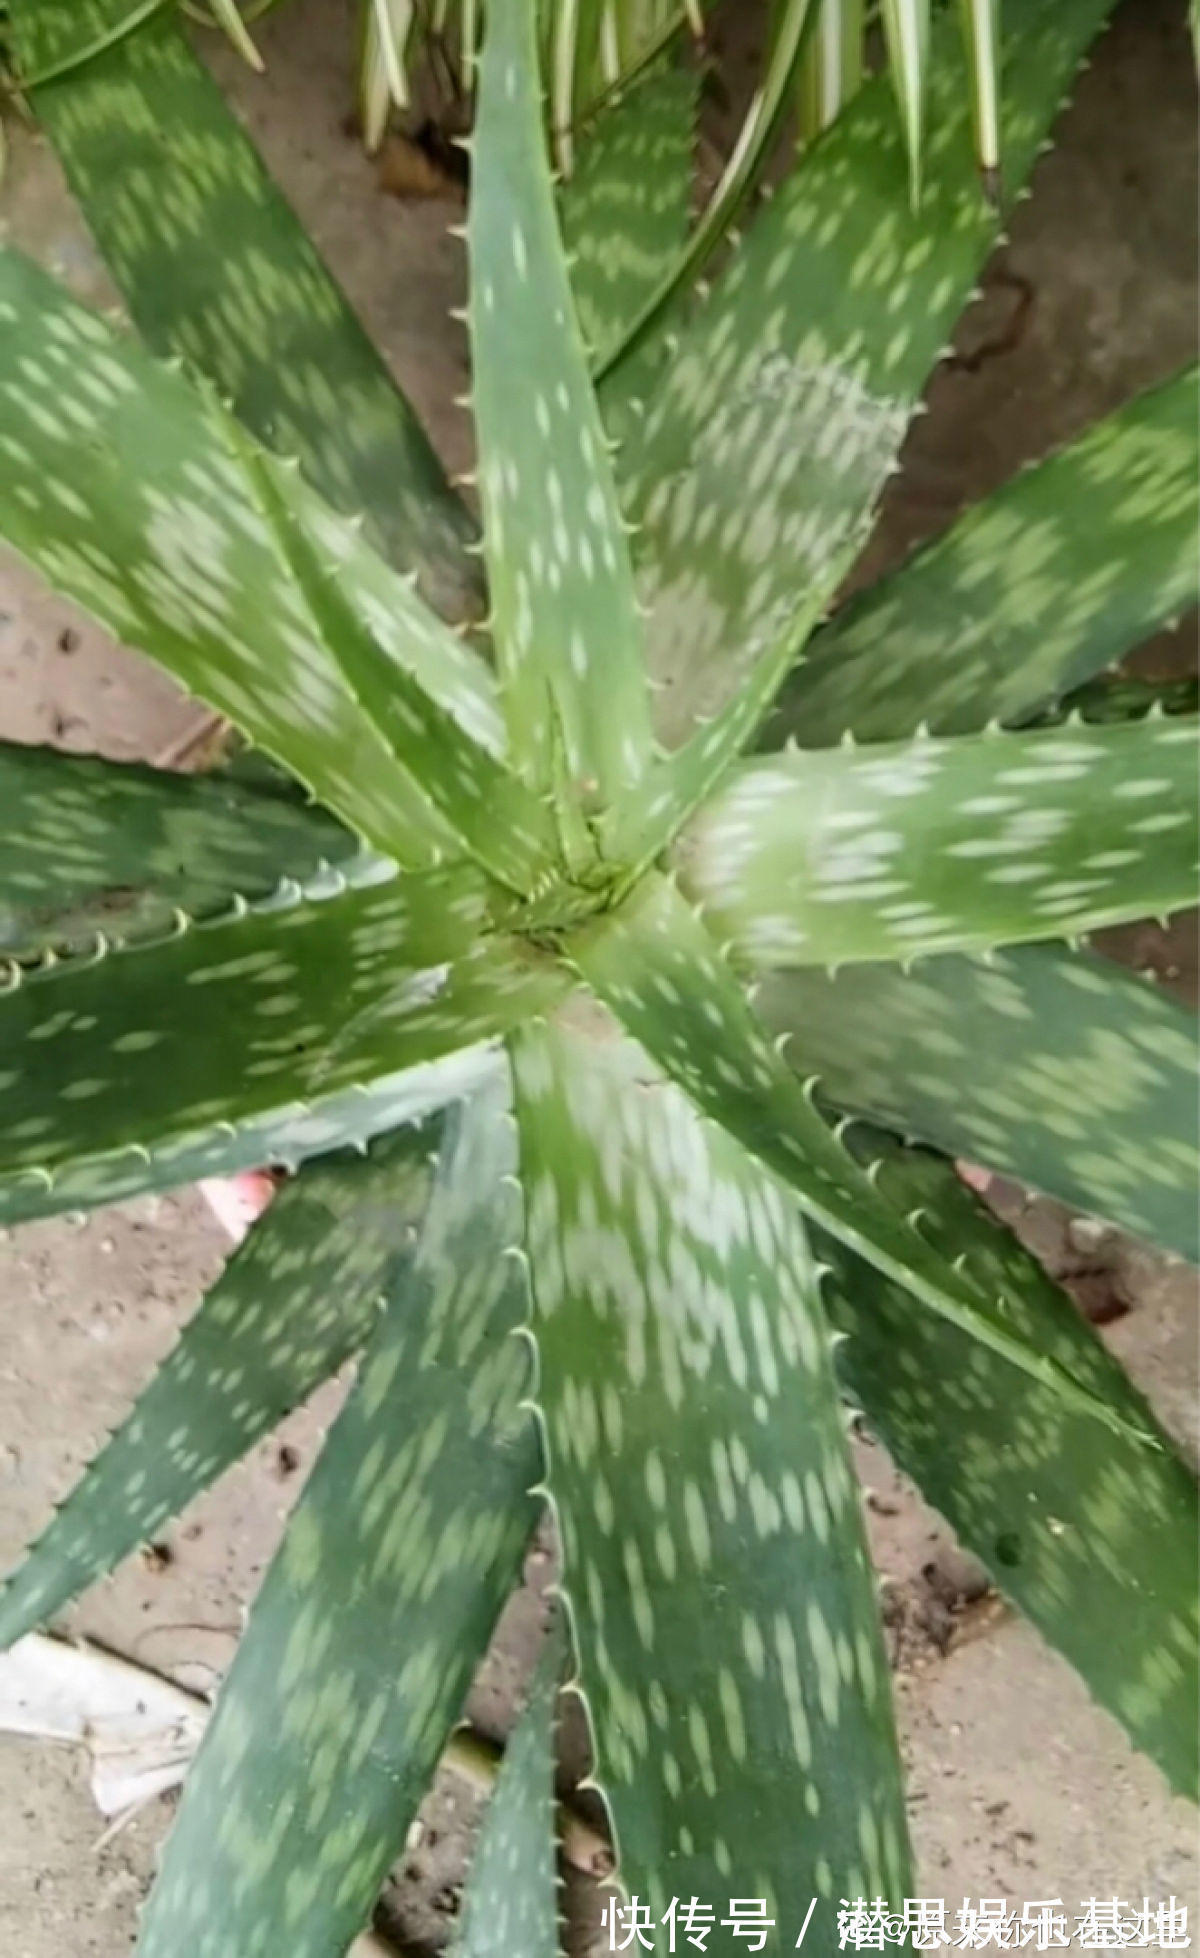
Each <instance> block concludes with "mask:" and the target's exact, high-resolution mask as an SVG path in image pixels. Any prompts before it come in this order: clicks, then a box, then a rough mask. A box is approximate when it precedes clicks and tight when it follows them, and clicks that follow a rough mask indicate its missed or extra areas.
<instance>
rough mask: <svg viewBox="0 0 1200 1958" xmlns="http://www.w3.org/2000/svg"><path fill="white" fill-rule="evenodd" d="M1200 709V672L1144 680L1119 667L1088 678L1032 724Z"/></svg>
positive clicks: (1097, 722) (1101, 722) (1094, 723)
mask: <svg viewBox="0 0 1200 1958" xmlns="http://www.w3.org/2000/svg"><path fill="white" fill-rule="evenodd" d="M1196 713H1200V676H1198V675H1196V674H1194V673H1193V674H1184V675H1182V676H1181V677H1180V678H1178V679H1170V680H1142V679H1139V678H1138V677H1137V675H1136V674H1131V673H1122V672H1120V671H1115V672H1109V673H1102V674H1100V675H1099V677H1098V678H1097V679H1095V680H1085V681H1084V683H1083V685H1082V686H1081V687H1075V688H1073V689H1072V691H1071V692H1070V693H1068V694H1064V695H1063V697H1062V699H1061V700H1057V701H1055V702H1054V704H1053V705H1052V706H1050V707H1046V708H1044V709H1043V710H1042V712H1041V713H1040V714H1038V715H1037V716H1036V717H1035V718H1034V720H1033V721H1032V722H1031V723H1030V725H1032V726H1034V727H1061V726H1062V725H1063V723H1064V721H1068V720H1075V721H1078V722H1082V723H1083V724H1084V726H1086V727H1104V726H1107V725H1108V724H1109V723H1110V722H1113V721H1136V720H1141V719H1142V718H1143V716H1145V715H1147V714H1196Z"/></svg>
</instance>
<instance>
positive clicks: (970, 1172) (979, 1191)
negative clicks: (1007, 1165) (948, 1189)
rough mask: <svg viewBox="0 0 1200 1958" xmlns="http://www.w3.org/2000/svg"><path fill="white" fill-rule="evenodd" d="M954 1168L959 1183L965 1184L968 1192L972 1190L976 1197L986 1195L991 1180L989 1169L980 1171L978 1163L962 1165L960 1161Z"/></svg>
mask: <svg viewBox="0 0 1200 1958" xmlns="http://www.w3.org/2000/svg"><path fill="white" fill-rule="evenodd" d="M954 1167H955V1169H956V1170H957V1171H958V1174H959V1179H960V1181H961V1182H963V1183H965V1184H966V1186H967V1188H968V1190H974V1192H975V1194H976V1196H980V1197H985V1196H986V1195H987V1193H988V1186H989V1184H990V1183H991V1180H992V1172H991V1170H990V1169H980V1167H979V1165H978V1163H964V1162H962V1161H961V1160H960V1161H958V1162H956V1163H955V1165H954Z"/></svg>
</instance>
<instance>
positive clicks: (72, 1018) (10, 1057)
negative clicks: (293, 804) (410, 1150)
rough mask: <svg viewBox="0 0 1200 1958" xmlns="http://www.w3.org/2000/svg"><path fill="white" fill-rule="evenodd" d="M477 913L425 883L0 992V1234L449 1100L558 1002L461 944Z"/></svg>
mask: <svg viewBox="0 0 1200 1958" xmlns="http://www.w3.org/2000/svg"><path fill="white" fill-rule="evenodd" d="M484 917H485V912H484V899H483V896H482V894H481V892H480V891H479V889H478V887H477V886H475V885H474V884H473V883H472V882H471V881H470V880H469V879H467V878H466V876H465V873H463V872H462V871H453V872H440V873H439V872H434V873H430V874H429V875H428V876H426V877H411V878H400V879H397V880H394V881H393V882H391V883H388V884H384V885H381V886H379V887H377V888H367V889H364V890H361V891H349V892H346V893H345V894H343V895H341V896H336V897H329V898H325V899H323V900H321V901H319V902H303V903H298V904H292V905H291V906H290V908H278V907H277V908H274V909H269V910H266V911H260V912H258V913H251V914H250V915H248V916H235V917H232V918H229V919H225V920H219V921H217V922H214V923H211V924H205V925H200V926H197V927H196V928H195V929H193V930H187V931H184V932H183V933H182V935H180V936H178V937H175V938H171V939H169V940H167V941H165V942H162V943H157V944H153V945H146V946H138V947H131V948H129V949H126V950H123V951H118V952H114V953H111V954H110V955H109V956H108V957H106V958H100V959H98V960H90V961H87V962H86V963H85V962H84V961H83V960H77V961H74V960H73V961H70V962H67V963H64V964H63V965H60V966H58V967H57V968H55V969H53V970H51V971H49V972H47V973H45V974H38V975H35V976H33V977H31V978H28V979H27V980H26V981H25V982H24V983H23V984H19V985H16V986H14V987H12V988H10V989H9V990H8V991H6V992H3V993H0V1082H2V1084H3V1085H2V1088H0V1093H2V1094H3V1097H4V1136H5V1140H4V1152H3V1157H2V1159H0V1161H2V1168H3V1174H2V1175H0V1220H3V1221H4V1222H6V1223H11V1222H15V1221H18V1220H19V1219H21V1218H23V1217H33V1216H45V1215H48V1214H51V1213H53V1212H55V1211H61V1210H64V1209H71V1208H74V1207H77V1206H81V1205H87V1204H93V1203H102V1202H106V1201H111V1200H114V1199H115V1198H117V1197H119V1196H124V1195H128V1194H131V1193H133V1192H136V1191H138V1190H143V1189H156V1188H158V1189H162V1188H169V1187H170V1186H171V1185H172V1184H179V1183H186V1182H191V1181H193V1180H194V1179H195V1178H196V1177H197V1176H205V1175H219V1174H227V1173H229V1172H230V1171H232V1170H234V1169H239V1168H246V1167H249V1166H252V1165H254V1164H256V1163H262V1162H265V1161H290V1160H292V1159H294V1158H298V1157H302V1156H304V1155H313V1154H316V1153H319V1152H321V1151H323V1150H327V1149H331V1148H334V1147H336V1146H338V1145H339V1144H341V1143H344V1142H347V1141H351V1140H359V1139H362V1138H363V1137H365V1136H367V1135H370V1134H372V1133H377V1132H378V1131H379V1130H380V1129H383V1128H387V1127H391V1126H393V1125H394V1123H395V1122H397V1121H401V1120H403V1119H405V1118H406V1117H408V1116H412V1115H415V1114H420V1113H423V1112H424V1111H425V1109H427V1108H429V1107H430V1106H438V1105H440V1101H441V1100H442V1099H444V1098H445V1097H446V1095H447V1094H453V1093H454V1092H456V1091H457V1092H461V1085H462V1084H463V1083H466V1082H470V1081H471V1080H473V1079H474V1078H475V1077H476V1076H477V1075H478V1073H479V1072H480V1070H481V1067H482V1066H483V1063H484V1062H485V1060H486V1056H487V1042H488V1041H489V1040H492V1039H494V1037H495V1036H496V1035H497V1034H498V1033H500V1032H501V1031H503V1030H504V1029H505V1028H506V1027H507V1026H509V1025H511V1024H512V1023H513V1020H514V1018H519V1017H521V1016H522V1015H523V1014H524V1013H526V1012H529V1011H531V1010H536V1009H537V1007H538V1006H539V1005H540V1004H542V1003H544V1002H545V1000H546V999H547V998H548V997H549V998H552V997H553V996H554V980H553V978H552V977H551V976H550V974H549V973H548V972H547V970H546V969H545V968H544V967H542V966H540V965H539V963H538V962H537V961H536V960H535V959H533V958H532V957H531V956H530V955H528V954H523V953H521V952H520V951H519V950H517V949H516V948H510V947H509V946H508V945H507V944H506V943H505V941H503V940H500V939H491V938H485V939H484V940H482V941H481V942H480V943H479V944H476V939H477V935H478V932H479V930H480V927H481V924H482V922H483V920H484ZM459 1050H465V1051H462V1052H460V1051H459ZM433 1063H441V1065H440V1066H434V1065H432V1064H433Z"/></svg>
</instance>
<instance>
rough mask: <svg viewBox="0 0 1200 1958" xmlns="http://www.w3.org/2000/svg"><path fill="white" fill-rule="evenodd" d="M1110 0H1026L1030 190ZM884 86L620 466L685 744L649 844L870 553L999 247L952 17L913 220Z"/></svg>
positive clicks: (1015, 58)
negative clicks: (881, 501)
mask: <svg viewBox="0 0 1200 1958" xmlns="http://www.w3.org/2000/svg"><path fill="white" fill-rule="evenodd" d="M1110 4H1111V0H1008V4H1007V5H1006V7H1005V10H1004V28H1005V43H1004V45H1005V53H1006V61H1005V68H1004V73H1003V76H1002V82H1003V93H1004V130H1003V138H1004V150H1005V157H1006V168H1007V170H1008V172H1009V175H1010V177H1011V182H1012V185H1013V187H1014V189H1015V188H1016V187H1017V186H1018V185H1019V184H1020V183H1021V182H1023V180H1024V178H1025V177H1026V175H1027V174H1028V172H1029V170H1030V169H1031V167H1032V164H1033V161H1034V159H1035V157H1036V155H1037V153H1038V150H1039V148H1040V146H1041V144H1042V142H1043V140H1044V138H1045V135H1046V130H1047V128H1048V126H1049V123H1050V120H1051V118H1052V116H1053V115H1054V113H1055V111H1056V109H1057V108H1058V106H1059V103H1060V102H1061V100H1062V97H1063V95H1064V94H1065V92H1066V90H1067V88H1068V87H1069V85H1070V81H1071V77H1072V75H1073V73H1074V70H1075V67H1076V65H1077V63H1078V61H1079V59H1080V57H1081V55H1082V53H1083V50H1084V48H1085V47H1086V45H1087V43H1088V41H1089V39H1090V38H1091V36H1092V35H1093V34H1094V33H1095V32H1096V30H1097V29H1098V27H1099V26H1100V24H1101V23H1102V21H1103V20H1104V18H1105V16H1106V14H1107V12H1108V11H1109V7H1110ZM888 87H889V84H888V81H887V78H886V76H878V77H876V78H875V79H874V80H873V81H870V82H868V83H867V84H866V85H865V86H864V87H863V88H862V89H860V90H859V92H858V94H857V95H856V96H855V97H854V100H853V101H852V102H851V103H850V104H849V105H848V107H847V108H846V109H845V110H844V112H843V113H842V114H841V115H840V116H839V117H838V119H837V121H836V122H835V123H834V125H833V127H832V128H831V129H830V130H829V131H828V132H827V133H826V134H825V135H824V136H823V137H822V138H821V140H820V142H819V143H817V144H814V145H813V147H812V148H811V150H808V151H806V152H805V154H804V155H803V156H802V157H801V158H800V159H799V161H798V162H797V164H796V166H795V167H794V169H793V171H792V173H791V175H790V177H789V178H788V180H787V181H786V183H785V184H784V185H783V186H782V187H781V189H780V190H778V191H777V192H776V194H775V196H774V197H773V198H772V200H771V202H770V204H769V206H768V207H767V209H766V210H765V212H764V213H763V214H762V216H761V217H760V218H759V220H758V222H757V223H756V224H755V225H754V227H753V229H752V230H751V231H750V233H749V235H748V237H747V238H746V240H745V242H744V243H743V244H742V245H741V246H740V247H739V249H738V250H737V252H736V253H735V254H734V255H733V257H732V259H731V261H730V264H729V266H728V268H727V269H726V270H725V271H724V272H723V274H722V276H721V278H720V279H719V281H718V282H717V284H716V285H715V286H714V289H713V292H712V295H711V297H710V298H709V299H708V301H707V302H706V303H705V304H704V305H703V306H702V307H701V308H700V309H699V311H698V312H697V313H696V315H695V317H694V318H693V319H692V321H691V322H690V324H689V325H688V327H687V328H686V330H685V331H684V332H683V334H682V336H681V340H680V345H679V349H678V353H677V356H676V358H675V360H674V361H673V363H672V367H671V371H670V374H669V376H668V377H667V378H666V379H665V381H664V384H663V386H662V388H661V389H660V390H659V391H658V393H657V395H656V397H655V399H654V401H653V403H652V405H651V408H650V411H649V413H648V415H647V418H646V423H645V429H644V433H643V436H642V439H641V441H640V443H639V444H638V445H637V448H636V450H635V449H634V447H633V445H632V444H631V445H630V446H629V449H628V451H627V454H626V457H625V463H626V475H627V495H626V507H627V509H628V512H629V515H630V517H631V518H632V520H633V521H634V522H635V523H637V524H638V525H639V526H640V527H641V528H640V532H639V537H638V553H639V565H640V574H641V575H640V580H639V593H640V596H641V597H642V599H643V601H644V603H645V604H646V606H647V607H648V608H649V617H648V619H647V623H646V632H647V643H648V648H649V661H650V668H651V674H652V680H653V684H654V686H655V690H656V691H655V702H656V728H657V732H658V734H659V735H660V737H661V738H662V739H663V740H664V741H665V742H667V743H668V744H669V745H671V746H672V747H678V752H677V753H675V754H673V755H672V756H671V757H670V759H669V760H668V761H667V762H666V763H664V764H663V765H662V767H661V769H657V770H655V771H654V772H653V773H652V774H651V775H650V776H649V777H648V778H647V781H646V783H645V785H644V788H643V790H642V791H641V792H640V795H639V798H638V799H639V800H640V801H641V802H642V803H643V805H644V807H643V809H642V810H641V811H640V812H638V811H636V810H635V811H631V812H630V816H629V824H630V828H631V829H636V828H637V827H638V824H639V820H640V825H641V828H642V832H643V838H644V844H645V853H646V856H647V857H648V858H649V857H652V856H653V855H654V854H655V853H656V852H657V851H658V849H659V848H661V846H662V844H663V843H664V842H665V841H666V840H667V839H668V838H669V837H670V836H671V835H672V834H673V833H674V831H675V829H677V828H678V827H679V825H680V823H681V822H682V821H683V819H684V817H685V816H686V815H687V813H689V811H690V810H691V809H692V808H694V807H695V806H696V805H697V804H698V803H700V802H701V801H703V800H704V798H705V796H706V795H707V794H708V793H709V792H710V790H711V788H712V787H713V786H714V785H715V783H716V782H717V781H718V780H719V779H720V777H721V775H722V773H723V772H724V769H725V767H726V765H727V763H728V762H729V760H730V759H731V758H732V756H733V755H734V754H735V753H736V752H737V750H738V749H739V748H740V747H742V746H743V745H744V744H745V743H746V742H747V741H748V740H749V738H750V737H751V735H752V734H753V732H754V729H755V727H756V726H757V724H758V722H759V721H760V720H761V718H762V716H763V715H764V714H765V712H766V711H767V708H768V707H769V705H770V702H771V699H772V698H773V696H774V693H775V691H776V689H777V688H778V686H779V684H780V682H781V681H782V679H783V677H784V674H785V673H786V671H787V668H788V666H789V665H790V664H791V662H792V660H793V659H794V657H795V655H796V654H797V653H798V651H799V650H800V648H801V647H802V646H803V644H804V641H805V639H806V638H807V636H808V634H809V633H810V632H811V631H812V629H813V627H814V626H815V624H816V623H817V621H818V619H819V618H820V617H821V616H822V614H823V613H824V611H825V610H826V608H827V607H828V605H829V603H830V601H831V599H832V597H833V595H834V592H835V591H836V589H837V587H838V585H839V584H840V583H841V581H842V578H843V577H844V575H845V573H846V572H847V571H848V570H849V568H850V566H851V564H852V563H853V561H854V558H855V557H856V556H857V554H858V552H859V550H860V548H861V546H862V544H863V542H864V541H865V538H866V535H867V532H868V530H869V528H870V523H871V518H872V513H873V510H874V506H875V502H876V499H877V498H878V496H879V494H880V492H881V490H882V488H883V486H884V484H885V482H886V480H887V477H888V475H889V473H890V472H891V470H892V469H893V468H894V466H895V462H896V457H897V454H898V451H899V448H900V443H901V441H902V439H903V436H904V431H905V428H906V426H907V424H908V419H909V416H910V415H911V413H912V410H913V408H914V406H915V404H916V401H917V398H918V395H919V394H920V392H921V389H922V388H923V387H924V385H925V381H926V378H927V376H928V373H929V370H930V368H931V367H932V366H933V364H934V362H935V360H936V359H937V358H938V356H939V354H940V353H941V352H942V351H943V349H944V348H945V345H946V343H947V341H948V339H949V335H950V332H951V329H952V327H953V325H954V321H955V319H956V317H957V315H958V313H959V311H960V309H961V308H962V306H963V305H964V304H965V302H966V299H967V297H968V294H969V293H970V291H971V288H972V287H973V286H974V284H975V282H976V280H977V278H978V276H979V271H980V267H981V265H982V263H983V261H984V259H985V258H986V256H987V254H988V252H989V251H990V249H991V247H992V245H993V243H994V242H995V237H996V232H997V227H998V223H999V219H998V216H997V214H996V212H995V211H994V210H992V209H991V208H990V207H989V206H988V204H987V202H986V200H985V198H984V197H983V196H982V194H981V192H980V187H979V179H978V174H977V170H976V165H975V155H974V143H973V137H972V131H971V127H970V106H969V99H968V97H969V91H968V90H966V89H964V87H963V82H962V61H961V54H960V51H959V49H958V47H957V45H956V42H955V35H954V23H953V22H947V23H944V24H942V26H941V27H940V28H939V29H938V30H936V31H935V34H934V37H933V59H932V62H931V70H930V77H929V117H928V123H929V132H930V133H929V137H928V141H927V143H926V149H925V155H926V173H925V182H924V187H923V191H922V197H921V204H920V208H919V210H916V211H914V210H912V209H910V208H909V205H908V203H907V200H906V196H905V190H904V160H903V138H902V135H901V131H900V129H899V126H898V121H897V117H896V114H895V110H894V107H893V106H892V104H891V103H890V102H889V101H888V94H887V91H888ZM898 732H904V733H911V732H912V730H911V728H906V729H904V730H898Z"/></svg>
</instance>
